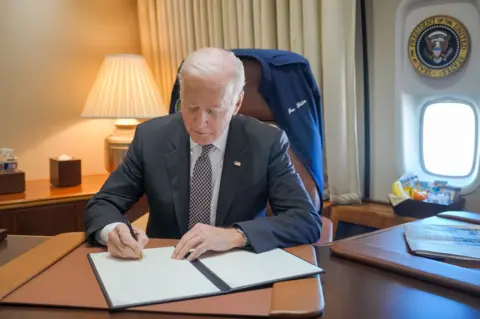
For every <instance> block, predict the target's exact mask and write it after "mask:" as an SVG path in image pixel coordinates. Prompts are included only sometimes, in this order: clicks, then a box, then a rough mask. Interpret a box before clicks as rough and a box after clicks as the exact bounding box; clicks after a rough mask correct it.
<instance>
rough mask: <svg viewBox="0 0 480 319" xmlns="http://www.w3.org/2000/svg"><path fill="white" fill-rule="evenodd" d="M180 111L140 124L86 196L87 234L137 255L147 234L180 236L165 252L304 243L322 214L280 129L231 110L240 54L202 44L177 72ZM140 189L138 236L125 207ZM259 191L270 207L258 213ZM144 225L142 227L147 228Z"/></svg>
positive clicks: (239, 93)
mask: <svg viewBox="0 0 480 319" xmlns="http://www.w3.org/2000/svg"><path fill="white" fill-rule="evenodd" d="M179 78H180V97H181V109H180V110H181V112H180V113H177V114H173V115H169V116H165V117H161V118H156V119H153V120H150V121H147V122H144V123H142V124H140V125H138V127H137V129H136V132H135V136H134V139H133V141H132V143H131V146H130V148H129V151H128V154H127V156H126V158H125V160H124V162H123V163H122V164H121V165H120V166H119V167H118V168H117V169H116V170H115V171H114V172H112V174H111V175H110V177H109V178H108V180H107V181H106V183H105V184H104V185H103V187H102V189H101V190H100V191H99V192H98V193H97V194H96V195H95V196H94V197H93V198H92V199H91V200H90V201H89V203H88V205H87V209H86V213H85V231H86V235H87V240H88V242H90V243H100V244H103V245H107V246H108V250H109V252H110V253H111V254H112V255H114V256H117V257H122V258H138V256H139V254H140V252H141V250H142V248H143V247H144V246H145V245H146V243H147V242H148V237H151V238H153V237H159V238H179V239H180V241H179V243H178V245H176V248H175V251H174V253H173V256H172V258H177V259H181V258H184V257H185V256H186V255H187V253H188V252H192V253H191V254H190V255H189V256H188V259H189V260H193V259H195V258H197V257H198V256H200V255H201V254H202V253H204V252H205V251H209V250H213V251H227V250H230V249H233V248H237V247H249V248H250V249H252V250H253V251H255V252H257V253H260V252H264V251H267V250H270V249H273V248H283V247H289V246H295V245H301V244H311V243H314V242H316V241H317V240H318V239H319V238H320V232H321V220H320V216H319V213H318V212H317V211H316V210H315V208H314V205H313V204H312V202H311V199H310V197H309V195H308V193H307V192H306V190H305V188H304V185H303V183H302V181H301V180H300V178H299V176H298V174H297V173H296V172H295V169H294V167H293V165H292V163H291V161H290V158H289V156H288V153H287V150H288V148H289V143H288V140H287V137H286V135H285V133H284V132H283V131H282V130H280V129H278V128H276V127H274V126H271V125H269V124H265V123H262V122H260V121H258V120H256V119H253V118H250V117H246V116H242V115H237V112H238V110H239V109H240V107H241V104H242V100H243V95H244V93H243V86H244V83H245V75H244V69H243V64H242V62H241V61H240V60H239V59H238V58H236V57H235V55H233V54H232V53H230V52H228V51H225V50H221V49H214V48H205V49H201V50H198V51H196V52H194V53H192V54H191V55H190V56H188V57H187V59H186V60H185V61H184V63H183V64H182V67H181V69H180V73H179ZM143 194H146V195H147V198H148V202H149V206H150V214H149V220H148V225H147V229H146V233H145V232H143V231H141V230H138V229H136V230H135V233H136V235H137V240H134V239H133V237H132V236H131V234H130V231H129V228H128V227H127V225H126V224H125V218H124V217H123V215H122V214H123V213H125V212H126V211H127V210H128V209H129V208H130V207H131V206H132V205H133V204H134V203H135V202H136V201H138V199H139V198H140V197H141V196H142V195H143ZM267 201H269V202H270V206H271V208H272V212H273V213H274V215H275V216H272V217H264V215H265V210H266V204H267ZM147 235H148V236H147Z"/></svg>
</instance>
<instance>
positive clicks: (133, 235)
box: [125, 216, 143, 259]
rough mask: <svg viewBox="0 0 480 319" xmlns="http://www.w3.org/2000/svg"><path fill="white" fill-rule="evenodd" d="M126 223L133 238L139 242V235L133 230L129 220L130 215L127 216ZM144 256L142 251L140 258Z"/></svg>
mask: <svg viewBox="0 0 480 319" xmlns="http://www.w3.org/2000/svg"><path fill="white" fill-rule="evenodd" d="M125 223H126V224H127V227H128V229H129V230H130V234H131V235H132V237H133V239H135V241H137V242H138V238H137V235H135V232H134V231H133V227H132V224H130V221H129V220H128V217H126V216H125ZM142 258H143V254H142V252H140V259H142Z"/></svg>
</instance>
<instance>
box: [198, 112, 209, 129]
mask: <svg viewBox="0 0 480 319" xmlns="http://www.w3.org/2000/svg"><path fill="white" fill-rule="evenodd" d="M195 124H196V125H197V126H198V127H203V126H206V125H207V114H206V112H204V111H200V112H198V113H197V116H195Z"/></svg>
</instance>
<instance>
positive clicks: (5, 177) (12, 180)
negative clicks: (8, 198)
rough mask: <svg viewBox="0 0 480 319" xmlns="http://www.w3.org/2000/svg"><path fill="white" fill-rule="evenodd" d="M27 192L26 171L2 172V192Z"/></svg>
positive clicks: (0, 173) (0, 184)
mask: <svg viewBox="0 0 480 319" xmlns="http://www.w3.org/2000/svg"><path fill="white" fill-rule="evenodd" d="M23 192H25V172H23V171H21V170H18V169H17V170H15V171H13V172H5V171H2V172H0V194H15V193H23Z"/></svg>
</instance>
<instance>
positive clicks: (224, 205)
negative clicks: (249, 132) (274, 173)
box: [215, 116, 248, 226]
mask: <svg viewBox="0 0 480 319" xmlns="http://www.w3.org/2000/svg"><path fill="white" fill-rule="evenodd" d="M245 139H246V138H245V134H244V131H243V126H242V123H241V116H234V117H233V118H232V121H231V122H230V129H229V132H228V137H227V144H226V148H225V155H224V158H223V169H222V177H221V180H220V190H219V194H218V204H217V217H216V219H215V225H216V226H222V225H223V223H224V221H225V217H226V216H227V215H228V212H229V210H230V206H231V204H232V201H233V199H234V197H235V193H236V191H237V190H238V188H239V187H241V186H242V185H243V183H242V180H243V177H244V176H245V174H243V172H244V171H245V169H248V162H247V158H246V156H245V152H244V149H245V145H246V141H245Z"/></svg>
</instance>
